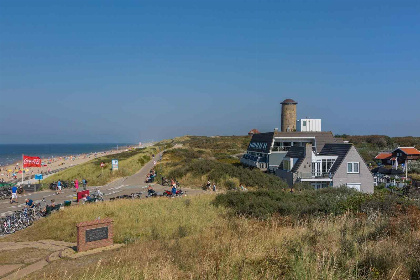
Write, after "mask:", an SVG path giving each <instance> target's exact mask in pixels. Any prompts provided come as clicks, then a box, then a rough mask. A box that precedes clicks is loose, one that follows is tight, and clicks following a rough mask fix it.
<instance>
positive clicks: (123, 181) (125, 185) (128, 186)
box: [0, 152, 202, 217]
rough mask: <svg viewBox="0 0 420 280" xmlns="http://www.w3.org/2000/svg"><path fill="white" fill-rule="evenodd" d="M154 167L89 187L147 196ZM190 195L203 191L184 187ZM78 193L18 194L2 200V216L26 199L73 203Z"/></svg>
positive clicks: (109, 195) (110, 193) (110, 194)
mask: <svg viewBox="0 0 420 280" xmlns="http://www.w3.org/2000/svg"><path fill="white" fill-rule="evenodd" d="M161 155H162V152H161V153H159V154H158V155H156V156H155V159H156V160H158V159H159V158H160V157H161ZM153 167H154V159H152V160H151V161H149V162H148V163H146V164H145V165H144V166H143V167H142V168H141V169H140V170H139V172H137V173H136V174H134V175H132V176H129V177H124V178H119V179H117V180H115V181H113V182H111V183H109V184H107V185H105V186H98V187H88V189H89V190H90V191H94V190H95V189H96V188H98V189H100V190H101V192H102V193H103V194H104V198H105V200H107V199H109V198H112V197H116V196H119V195H125V194H128V195H129V194H132V193H135V192H143V195H142V197H145V195H146V193H147V190H146V188H147V186H148V185H149V184H146V183H144V181H145V178H146V175H147V173H149V171H150V170H151V169H152V168H153ZM159 178H161V176H160V174H158V175H157V177H156V179H158V181H159V180H160V179H159ZM150 185H153V188H154V189H155V190H156V191H157V192H163V191H164V190H166V189H169V187H163V186H160V185H159V184H150ZM182 189H183V190H184V191H186V193H187V194H188V195H193V194H198V193H201V192H202V191H201V190H196V189H188V188H182ZM75 195H76V192H75V191H74V189H63V192H62V193H61V194H58V195H57V194H56V193H55V191H52V190H45V191H40V192H34V193H31V192H27V193H25V194H23V195H18V203H13V204H10V202H9V200H0V217H4V216H7V215H9V214H11V213H13V211H16V210H19V209H22V208H23V207H24V206H25V199H26V198H30V199H32V200H33V201H35V203H37V202H39V201H41V200H42V198H45V200H46V202H47V203H50V201H51V199H54V200H55V203H56V204H58V203H63V202H64V201H66V200H70V201H72V204H77V203H76V202H74V201H73V200H74V197H75Z"/></svg>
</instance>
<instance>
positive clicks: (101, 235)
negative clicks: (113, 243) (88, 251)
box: [85, 227, 108, 242]
mask: <svg viewBox="0 0 420 280" xmlns="http://www.w3.org/2000/svg"><path fill="white" fill-rule="evenodd" d="M85 234H86V236H85V240H86V242H93V241H98V240H102V239H108V227H100V228H94V229H88V230H87V231H86V233H85Z"/></svg>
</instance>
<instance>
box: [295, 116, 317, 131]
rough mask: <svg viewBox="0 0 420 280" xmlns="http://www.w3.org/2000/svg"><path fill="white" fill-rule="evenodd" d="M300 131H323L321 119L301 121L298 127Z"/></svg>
mask: <svg viewBox="0 0 420 280" xmlns="http://www.w3.org/2000/svg"><path fill="white" fill-rule="evenodd" d="M297 130H298V131H302V132H307V131H322V130H321V119H300V121H298V126H297Z"/></svg>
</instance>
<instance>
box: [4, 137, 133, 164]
mask: <svg viewBox="0 0 420 280" xmlns="http://www.w3.org/2000/svg"><path fill="white" fill-rule="evenodd" d="M131 145H133V144H130V143H96V144H94V143H90V144H0V165H1V166H5V165H9V164H12V163H16V162H18V161H22V154H24V155H26V156H36V157H41V158H51V157H57V156H70V155H80V154H88V153H95V152H103V151H109V150H114V149H117V146H118V148H119V149H124V148H126V147H128V146H131Z"/></svg>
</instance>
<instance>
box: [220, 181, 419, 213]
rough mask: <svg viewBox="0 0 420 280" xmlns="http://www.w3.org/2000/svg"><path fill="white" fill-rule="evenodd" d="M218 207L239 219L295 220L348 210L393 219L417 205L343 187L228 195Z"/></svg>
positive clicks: (221, 195) (393, 196) (260, 191)
mask: <svg viewBox="0 0 420 280" xmlns="http://www.w3.org/2000/svg"><path fill="white" fill-rule="evenodd" d="M214 204H215V205H218V206H219V205H220V206H225V207H230V208H232V209H233V211H234V213H236V214H239V215H245V216H250V217H255V218H267V217H269V216H270V215H272V214H274V213H278V214H280V215H293V216H306V215H319V214H333V215H339V214H343V213H345V212H346V211H348V210H350V211H353V212H363V213H366V214H368V215H372V214H374V213H382V214H384V215H389V216H391V215H394V214H395V213H401V212H404V211H406V210H407V207H408V206H409V205H411V204H413V203H412V202H409V201H406V200H405V199H403V198H400V197H397V196H395V195H392V194H378V195H369V194H363V193H359V192H357V191H355V190H352V189H349V188H346V187H341V188H325V189H321V190H310V191H302V192H296V193H290V192H284V191H278V190H257V191H250V192H228V193H226V194H219V195H218V196H217V197H216V199H215V201H214Z"/></svg>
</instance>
